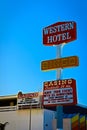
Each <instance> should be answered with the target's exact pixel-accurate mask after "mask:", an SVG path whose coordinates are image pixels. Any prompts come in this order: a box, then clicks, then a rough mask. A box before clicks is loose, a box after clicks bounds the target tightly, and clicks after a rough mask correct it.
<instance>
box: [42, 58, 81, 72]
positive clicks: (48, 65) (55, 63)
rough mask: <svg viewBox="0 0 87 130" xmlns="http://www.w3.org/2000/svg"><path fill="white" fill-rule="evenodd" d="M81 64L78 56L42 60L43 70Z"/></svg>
mask: <svg viewBox="0 0 87 130" xmlns="http://www.w3.org/2000/svg"><path fill="white" fill-rule="evenodd" d="M78 65H79V59H78V57H77V56H71V57H64V58H58V59H53V60H47V61H42V62H41V70H43V71H46V70H54V69H58V68H69V67H75V66H78Z"/></svg>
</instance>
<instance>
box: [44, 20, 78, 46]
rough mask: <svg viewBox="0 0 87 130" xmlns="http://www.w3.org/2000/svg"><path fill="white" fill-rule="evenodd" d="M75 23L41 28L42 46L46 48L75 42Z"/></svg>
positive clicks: (58, 23)
mask: <svg viewBox="0 0 87 130" xmlns="http://www.w3.org/2000/svg"><path fill="white" fill-rule="evenodd" d="M76 37H77V36H76V22H74V21H67V22H57V23H55V24H52V25H50V26H48V27H45V28H43V44H44V45H47V46H52V45H58V44H62V43H68V42H71V41H73V40H76Z"/></svg>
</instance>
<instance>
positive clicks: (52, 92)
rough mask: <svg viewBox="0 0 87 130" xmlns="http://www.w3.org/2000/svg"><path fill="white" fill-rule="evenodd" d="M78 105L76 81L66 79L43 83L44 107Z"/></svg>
mask: <svg viewBox="0 0 87 130" xmlns="http://www.w3.org/2000/svg"><path fill="white" fill-rule="evenodd" d="M75 104H77V95H76V80H74V79H64V80H54V81H47V82H44V83H43V105H44V106H57V105H75Z"/></svg>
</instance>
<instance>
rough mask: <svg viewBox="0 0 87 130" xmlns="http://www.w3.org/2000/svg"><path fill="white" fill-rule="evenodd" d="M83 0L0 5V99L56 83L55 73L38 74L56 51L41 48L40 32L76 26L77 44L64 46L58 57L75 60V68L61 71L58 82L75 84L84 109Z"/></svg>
mask: <svg viewBox="0 0 87 130" xmlns="http://www.w3.org/2000/svg"><path fill="white" fill-rule="evenodd" d="M86 12H87V2H86V0H83V1H79V0H73V1H70V0H61V1H59V0H54V1H52V0H44V1H42V0H37V1H36V0H32V1H30V0H1V1H0V95H1V96H2V95H13V94H17V93H18V92H19V91H22V92H23V93H28V92H35V91H42V89H43V82H44V81H48V80H56V70H54V71H48V72H42V71H41V68H40V65H41V61H43V60H49V59H55V58H56V47H53V46H51V47H50V46H44V45H43V39H42V29H43V28H44V27H46V26H49V25H51V24H54V23H56V22H58V21H75V22H76V23H77V40H75V41H72V42H70V43H68V44H66V45H65V46H64V48H63V50H62V57H68V56H74V55H76V56H78V57H79V67H75V68H68V69H64V70H63V71H62V79H66V78H74V79H76V82H77V96H78V103H80V104H85V105H87V100H86V95H87V91H86V90H87V82H86V81H87V80H86V77H87V76H86V75H87V67H86V66H87V62H86V58H87V53H86V52H87V29H86V28H87V15H86Z"/></svg>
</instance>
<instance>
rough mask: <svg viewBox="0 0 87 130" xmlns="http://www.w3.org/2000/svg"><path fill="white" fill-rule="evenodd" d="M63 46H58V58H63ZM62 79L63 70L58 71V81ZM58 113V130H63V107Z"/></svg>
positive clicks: (57, 110)
mask: <svg viewBox="0 0 87 130" xmlns="http://www.w3.org/2000/svg"><path fill="white" fill-rule="evenodd" d="M61 47H62V46H61V44H60V45H57V58H61V49H62V48H61ZM59 79H61V68H60V69H57V80H59ZM56 113H57V129H56V130H63V106H60V105H58V106H57V107H56Z"/></svg>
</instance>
